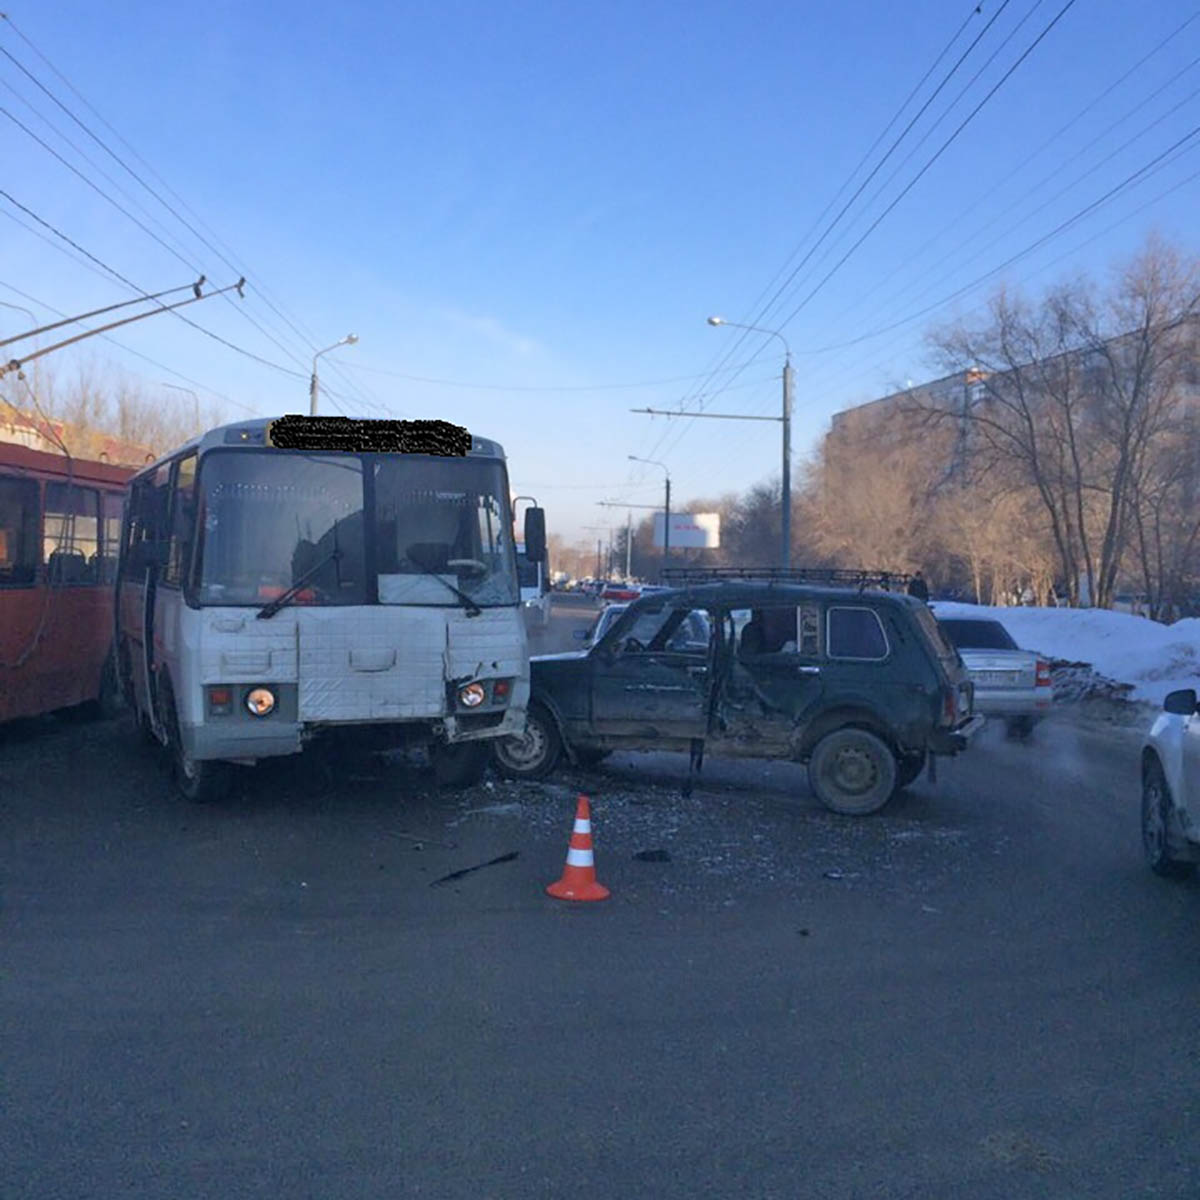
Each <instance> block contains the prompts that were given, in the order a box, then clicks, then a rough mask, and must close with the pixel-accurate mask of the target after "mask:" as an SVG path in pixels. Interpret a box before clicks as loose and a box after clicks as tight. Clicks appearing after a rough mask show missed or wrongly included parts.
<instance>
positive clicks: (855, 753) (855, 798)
mask: <svg viewBox="0 0 1200 1200" xmlns="http://www.w3.org/2000/svg"><path fill="white" fill-rule="evenodd" d="M808 782H809V786H810V787H811V788H812V790H813V791H814V792H815V793H816V795H817V799H818V800H820V801H821V803H822V804H824V805H825V807H826V808H829V809H832V810H833V811H834V812H836V813H842V814H844V815H845V816H851V817H862V816H866V815H867V814H868V813H873V812H878V811H879V809H881V808H882V807H883V806H884V805H885V804H886V803H887V802H888V800H889V799H890V798H891V795H892V793H893V792H894V791H895V790H896V786H897V764H896V758H895V756H894V755H893V754H892V751H891V749H890V748H889V747H888V746H887V745H886V744H885V743H884V742H883V741H882V740H881V739H880V738H879V737H877V736H876V735H875V734H873V733H871V732H870V731H869V730H866V729H835V730H834V731H833V732H832V733H827V734H826V735H825V736H824V737H823V738H822V739H821V740H820V741H819V742H818V743H817V745H816V748H815V749H814V750H813V753H812V757H811V758H810V759H809V760H808Z"/></svg>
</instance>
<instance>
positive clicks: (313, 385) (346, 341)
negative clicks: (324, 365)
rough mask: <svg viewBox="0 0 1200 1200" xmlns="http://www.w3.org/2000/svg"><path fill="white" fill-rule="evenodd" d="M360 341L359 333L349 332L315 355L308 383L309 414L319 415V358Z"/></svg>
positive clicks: (311, 415)
mask: <svg viewBox="0 0 1200 1200" xmlns="http://www.w3.org/2000/svg"><path fill="white" fill-rule="evenodd" d="M357 341H358V334H357V333H348V334H346V336H345V337H344V338H342V339H341V341H337V342H334V343H333V345H332V346H326V347H325V349H324V350H318V351H317V352H316V354H314V355H313V369H312V379H311V380H310V381H309V385H308V415H309V416H310V417H315V416H316V415H317V389H318V384H317V359H318V358H320V357H321V355H322V354H328V353H329V352H330V350H336V349H337V348H338V347H339V346H353V345H354V343H355V342H357Z"/></svg>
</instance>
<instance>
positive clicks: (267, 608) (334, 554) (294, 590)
mask: <svg viewBox="0 0 1200 1200" xmlns="http://www.w3.org/2000/svg"><path fill="white" fill-rule="evenodd" d="M341 557H342V552H341V551H340V550H330V552H329V553H328V554H327V555H325V557H324V558H323V559H321V561H320V562H318V563H317V565H316V566H315V567H312V568H310V569H309V570H307V571H305V572H304V574H303V575H301V576H300V578H299V579H297V580H296V582H295V583H293V584H292V586H291V587H290V588H288V590H287V591H286V592H284V593H283V594H282V595H281V596H276V597H275V599H274V600H272V601H271V602H270V604H264V605H263V606H262V608H260V609H259V610H258V613H257V616H258V619H259V620H260V621H263V620H267V619H268V618H270V617H273V616H274V615H275V614H276V613H277V612H278V611H279V610H280V609H281V608H284V607H286V606H287V605H289V604H291V602H292V601H293V600H295V598H296V597H297V596H298V595H299V593H300V589H301V588H302V587H303V586H304V585H305V584H306V583H307V582H308V581H309V580H310V579H311V578H312V577H313V576H314V575H315V574H316V573H317V572H318V571H319V570H321V568H322V567H327V566H328V565H329V564H330V563H331V562H337V561H338V559H340V558H341Z"/></svg>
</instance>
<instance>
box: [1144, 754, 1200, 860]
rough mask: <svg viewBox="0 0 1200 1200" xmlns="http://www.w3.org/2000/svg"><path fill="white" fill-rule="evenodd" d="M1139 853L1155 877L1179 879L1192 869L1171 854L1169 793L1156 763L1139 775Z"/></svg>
mask: <svg viewBox="0 0 1200 1200" xmlns="http://www.w3.org/2000/svg"><path fill="white" fill-rule="evenodd" d="M1142 849H1143V851H1144V852H1145V855H1146V864H1147V866H1149V868H1150V870H1152V871H1153V872H1154V873H1155V874H1156V875H1162V876H1164V877H1166V878H1168V879H1182V878H1184V877H1185V876H1188V875H1190V874H1191V873H1192V871H1193V870H1194V869H1195V863H1190V862H1186V861H1184V860H1183V859H1180V858H1176V857H1175V856H1174V855H1173V854H1172V853H1171V789H1170V788H1169V787H1168V786H1167V779H1166V776H1165V775H1164V774H1163V769H1162V767H1161V766H1160V765H1159V764H1158V762H1157V760H1155V761H1152V762H1149V763H1147V764H1146V767H1145V769H1144V770H1143V771H1142Z"/></svg>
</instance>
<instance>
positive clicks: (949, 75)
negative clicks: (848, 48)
mask: <svg viewBox="0 0 1200 1200" xmlns="http://www.w3.org/2000/svg"><path fill="white" fill-rule="evenodd" d="M1009 3H1010V0H1004V2H1003V3H1002V4H1001V5H1000V7H999V9H998V10H997V11H996V13H995V14H994V15H993V16H992V17H991V18H990V19H989V20H988V21H987V23H986V24H985V25H984V28H983V29H982V30H981V31H980V32H979V33H978V34H977V35H976V37H975V38H974V39H972V41H971V42H970V43H969V45H968V46H967V48H966V49H965V50H964V51H963V53H962V54H960V55H959V57H958V59H957V60H956V61H955V62H954V64H953V65H952V66H951V68H950V69H949V71H948V72H946V74H945V75H943V77H942V78H941V80H940V82H939V83H938V85H937V87H936V88H935V89H934V91H933V92H932V94H931V95H930V96H929V97H928V98H927V99H926V101H925V103H924V104H923V105H922V106H921V108H920V109H919V110H918V111H917V113H916V114H915V116H913V117H912V118H911V119H910V120H909V122H908V123H907V125H906V126H905V127H904V129H903V130H902V131H901V132H900V134H899V135H898V136H897V137H896V138H895V139H893V141H892V143H891V145H890V146H889V147H888V149H887V151H886V153H885V154H884V155H883V157H882V158H881V159H880V160H879V161H878V162H877V163H876V164H875V166H874V167H873V168H872V170H871V172H870V173H869V174H868V175H867V176H866V178H865V179H863V180H862V182H861V183H860V184H859V186H858V187H857V189H856V190H855V191H854V193H853V195H851V197H850V199H849V200H848V201H847V202H846V203H845V204H844V205H843V206H842V208H841V209H840V210H839V212H838V214H837V215H836V216H835V217H834V219H833V220H832V221H831V222H830V223H829V225H827V226H826V228H825V230H824V232H823V233H822V234H821V235H820V237H818V239H817V240H816V241H815V242H814V243H813V244H812V245H811V246H810V247H809V250H808V252H807V253H806V254H805V255H804V257H803V258H802V259H801V260H800V262H799V263H797V264H796V266H795V267H794V268H793V269H792V270H791V272H790V273H789V274H788V276H787V278H786V279H785V280H784V281H783V283H782V284H780V285H779V286H778V287H777V288H776V290H775V292H774V293H773V294H772V296H771V298H770V299H769V300H768V301H767V302H766V303H765V304H763V305H762V306H761V307H759V308H758V311H757V313H756V315H755V316H754V317H753V318H752V319H750V320H748V321H746V322H740V323H739V324H745V325H750V326H758V325H759V324H760V322H762V321H765V320H767V318H768V316H769V315H770V313H771V310H772V309H773V308H774V306H775V305H776V304H777V303H778V302H779V299H780V297H781V296H782V295H783V294H785V292H786V290H787V288H788V287H789V285H790V284H791V282H792V280H793V279H795V277H796V275H797V274H798V273H799V272H800V271H801V270H802V269H803V268H804V266H805V265H806V264H807V263H808V262H809V261H810V260H811V258H812V256H813V255H814V254H815V253H816V251H817V250H818V249H819V248H820V246H821V245H822V244H823V243H824V241H825V240H826V239H827V238H828V237H829V235H830V234H831V233H832V232H833V231H834V230H835V229H836V228H837V225H838V224H839V223H840V221H841V220H842V218H843V217H844V216H845V215H846V213H847V212H848V211H849V209H850V207H851V206H852V205H853V204H854V202H855V201H856V200H857V199H858V197H859V196H861V194H862V192H863V191H864V190H865V188H866V187H867V186H869V184H870V182H871V180H872V179H873V178H874V177H875V176H876V175H877V174H878V173H879V171H880V170H881V169H882V168H883V166H884V165H885V164H886V162H887V161H888V159H889V158H890V157H891V156H892V155H893V154H894V153H895V151H896V150H897V149H898V148H899V146H900V145H901V144H902V143H903V141H904V139H905V138H906V137H907V136H908V135H909V133H910V132H911V131H912V130H913V128H914V127H915V126H916V124H917V122H918V121H919V120H920V118H921V117H922V116H923V115H924V114H925V112H927V111H928V109H929V107H930V105H931V104H932V103H933V101H934V100H935V99H936V98H937V96H938V95H940V94H941V92H942V90H943V89H944V88H945V87H946V86H947V85H948V84H949V82H950V81H951V79H953V77H954V76H955V75H956V74H957V72H958V71H959V69H960V68H961V67H962V65H963V63H964V62H965V61H966V60H967V58H968V57H969V56H970V55H971V53H972V52H973V51H974V50H975V48H976V47H977V46H978V45H979V44H980V42H981V41H982V39H983V38H984V37H985V36H986V35H987V33H988V32H989V31H990V30H991V28H992V27H993V26H994V25H995V23H996V21H997V20H998V19H999V18H1000V16H1001V15H1002V14H1003V12H1004V10H1005V9H1006V8H1007V7H1008V5H1009ZM981 10H982V5H981V4H980V5H977V6H976V7H975V8H974V9H973V11H972V13H971V14H970V15H969V16H968V18H967V20H966V21H964V22H963V24H962V25H961V26H959V28H958V29H957V30H956V31H955V33H954V35H953V36H952V38H951V40H950V42H948V43H947V45H946V47H945V48H944V49H943V50H942V51H941V53H940V54H939V55H938V57H937V58H936V59H935V61H934V65H933V67H931V68H930V69H929V70H928V71H926V73H925V75H924V76H923V77H922V81H921V82H922V83H923V82H924V81H925V80H927V79H928V78H929V77H930V76H931V75H932V73H933V71H934V70H935V69H936V66H937V64H938V63H940V62H941V60H942V59H943V58H945V56H946V54H947V53H948V52H949V49H950V47H951V46H953V44H954V43H955V42H956V41H957V40H958V37H959V36H960V35H961V33H962V32H963V30H964V29H965V27H966V25H967V24H969V22H970V18H971V16H974V15H975V14H976V13H978V12H980V11H981ZM920 86H921V84H920V83H919V84H918V86H917V87H916V88H914V89H913V91H912V92H910V93H909V97H908V98H907V99H906V100H905V103H904V104H903V105H901V108H900V110H898V113H897V115H896V117H894V118H893V120H892V121H891V122H889V126H888V128H890V127H891V125H893V124H895V122H896V120H897V119H898V118H899V116H900V114H902V113H903V111H904V109H905V108H906V107H907V105H908V104H909V103H910V101H911V99H912V98H913V97H914V96H915V95H916V94H917V93H918V92H919V91H920ZM881 140H882V137H880V138H877V139H876V142H875V143H874V144H875V145H878V143H879V142H880V141H881ZM869 156H870V154H869V152H868V155H867V156H866V157H868V158H869ZM859 169H860V167H859V168H856V169H855V172H853V173H852V175H851V178H853V175H854V174H857V172H858V170H859ZM842 190H844V186H843V188H842V189H839V194H840V192H841V191H842ZM826 211H827V210H826ZM790 257H794V252H793V255H791V256H789V258H790ZM776 278H778V273H777V275H776ZM756 306H757V302H756ZM752 332H754V331H753V330H749V329H744V330H741V331H740V336H739V337H737V338H736V339H734V343H733V345H731V346H730V347H729V349H728V350H727V351H726V353H725V355H724V356H723V357H721V358H719V359H718V363H725V362H727V361H728V359H729V357H730V356H732V355H733V354H735V353H736V352H737V351H738V350H740V348H741V346H742V345H743V344H744V342H745V341H746V340H747V339H748V337H749V335H750V334H751V333H752ZM758 332H760V333H762V332H765V331H763V330H761V329H760V330H759V331H758ZM766 347H767V339H766V338H763V341H762V343H761V344H760V346H759V349H758V351H757V352H755V353H754V354H753V355H751V357H750V358H749V359H748V360H747V362H748V363H749V362H753V361H757V360H758V359H759V358H760V357H761V355H762V354H763V353H765V350H766ZM733 378H734V379H736V378H737V376H736V374H735V375H734V377H733ZM732 382H733V379H730V380H728V381H727V383H732ZM711 383H712V380H711V379H709V380H707V381H706V383H705V384H702V385H701V386H700V388H697V389H695V390H694V391H693V392H692V393H691V394H690V395H688V396H685V397H684V398H683V399H682V400H681V401H680V407H681V409H686V407H687V406H688V405H695V407H696V408H697V409H698V410H702V409H703V408H704V406H705V403H706V402H709V401H711V400H713V399H715V398H716V397H717V396H718V395H720V394H722V392H723V390H724V389H722V388H716V389H715V390H714V391H709V390H708V385H710V384H711ZM694 424H695V422H694V421H693V422H687V421H683V422H681V424H680V428H679V429H678V430H677V431H676V432H675V433H674V436H673V440H672V436H671V434H670V433H669V432H668V433H664V434H662V435H660V436H659V438H658V440H657V441H656V442H655V443H654V446H653V447H652V449H651V451H650V453H649V454H648V455H646V457H653V456H655V455H657V454H661V453H663V452H664V451H663V449H662V448H663V446H664V444H666V443H668V442H669V445H670V448H671V449H674V448H675V447H677V446H678V445H679V442H680V441H681V440H682V438H683V437H684V436H686V434H687V432H688V429H689V428H690V427H691V426H694ZM642 474H644V472H640V473H638V477H639V478H640V477H641V475H642Z"/></svg>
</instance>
